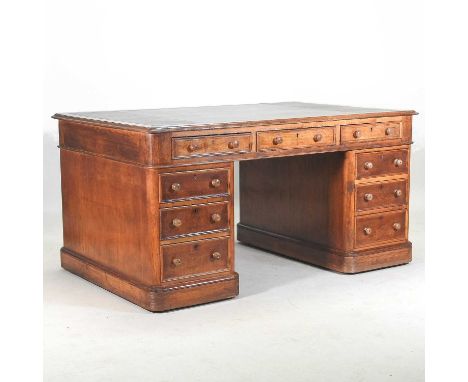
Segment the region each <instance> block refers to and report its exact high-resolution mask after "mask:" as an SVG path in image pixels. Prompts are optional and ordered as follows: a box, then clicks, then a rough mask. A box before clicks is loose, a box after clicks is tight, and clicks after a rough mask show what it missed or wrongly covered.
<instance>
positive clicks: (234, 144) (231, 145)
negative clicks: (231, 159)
mask: <svg viewBox="0 0 468 382" xmlns="http://www.w3.org/2000/svg"><path fill="white" fill-rule="evenodd" d="M228 147H229V148H230V149H237V148H238V147H239V141H237V140H236V141H231V142H229V143H228Z"/></svg>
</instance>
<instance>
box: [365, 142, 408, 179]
mask: <svg viewBox="0 0 468 382" xmlns="http://www.w3.org/2000/svg"><path fill="white" fill-rule="evenodd" d="M408 165H409V163H408V150H406V149H401V150H388V151H387V150H385V151H374V152H369V153H358V154H356V167H357V178H358V179H361V178H367V177H372V176H382V175H394V174H406V173H408Z"/></svg>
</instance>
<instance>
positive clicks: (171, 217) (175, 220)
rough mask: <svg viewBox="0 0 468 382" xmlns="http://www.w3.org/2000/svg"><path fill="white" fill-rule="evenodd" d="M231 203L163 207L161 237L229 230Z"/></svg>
mask: <svg viewBox="0 0 468 382" xmlns="http://www.w3.org/2000/svg"><path fill="white" fill-rule="evenodd" d="M228 207H229V203H228V202H222V203H212V204H201V205H195V206H188V207H174V208H164V209H161V226H160V231H161V239H162V240H164V239H172V238H176V237H180V236H196V235H202V234H204V233H212V232H213V231H214V232H221V231H228V230H229V211H228V210H229V208H228Z"/></svg>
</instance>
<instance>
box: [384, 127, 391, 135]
mask: <svg viewBox="0 0 468 382" xmlns="http://www.w3.org/2000/svg"><path fill="white" fill-rule="evenodd" d="M391 133H392V129H390V127H387V128H386V129H385V135H390V134H391Z"/></svg>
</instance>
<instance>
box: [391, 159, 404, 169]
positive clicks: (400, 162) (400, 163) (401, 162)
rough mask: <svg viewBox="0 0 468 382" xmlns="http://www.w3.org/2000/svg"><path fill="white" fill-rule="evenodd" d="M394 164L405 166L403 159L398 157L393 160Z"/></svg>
mask: <svg viewBox="0 0 468 382" xmlns="http://www.w3.org/2000/svg"><path fill="white" fill-rule="evenodd" d="M393 164H394V165H395V166H397V167H401V166H403V160H401V159H399V158H397V159H395V160H394V161H393Z"/></svg>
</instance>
